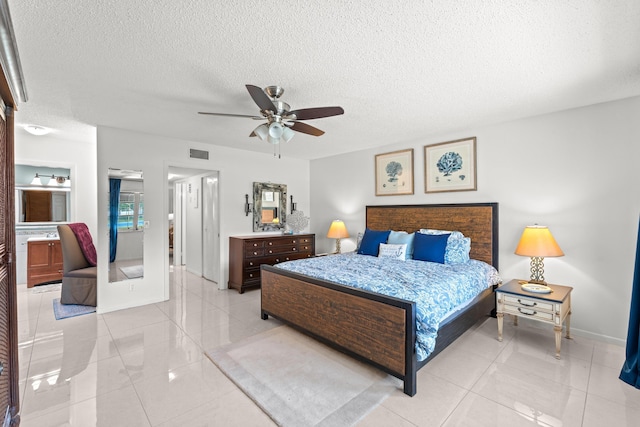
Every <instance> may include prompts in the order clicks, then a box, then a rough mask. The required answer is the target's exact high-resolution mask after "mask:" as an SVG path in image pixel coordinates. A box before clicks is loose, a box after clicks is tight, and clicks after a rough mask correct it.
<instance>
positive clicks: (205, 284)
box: [18, 269, 640, 427]
mask: <svg viewBox="0 0 640 427" xmlns="http://www.w3.org/2000/svg"><path fill="white" fill-rule="evenodd" d="M170 288H171V298H170V300H169V301H166V302H163V303H158V304H150V305H147V306H143V307H138V308H133V309H128V310H121V311H118V312H113V313H107V314H104V315H98V314H89V315H84V316H79V317H75V318H70V319H63V320H58V321H56V320H55V318H54V316H53V305H52V300H53V299H54V298H59V296H60V291H59V285H48V286H47V287H44V288H43V287H36V288H32V289H27V288H26V285H19V289H18V294H19V295H18V326H19V362H20V396H21V399H22V410H21V415H22V423H21V425H22V426H27V427H28V426H38V427H45V426H98V425H100V426H185V425H189V426H271V425H273V423H272V422H271V420H270V419H269V418H268V417H267V416H266V415H265V414H264V413H263V412H262V411H261V410H260V409H259V408H258V407H257V406H256V405H255V404H254V403H253V402H252V401H251V400H250V399H249V398H248V397H246V396H245V395H244V394H243V393H242V392H241V391H240V390H239V389H238V388H237V387H236V386H235V385H234V384H233V383H231V382H230V381H229V380H228V379H227V378H226V377H225V376H224V375H223V374H222V373H221V372H220V371H219V370H218V369H217V368H216V367H215V365H213V364H212V363H211V362H210V361H209V360H208V359H207V358H206V357H205V356H204V355H203V353H204V351H206V350H211V349H213V348H215V347H218V346H221V345H224V344H228V343H230V342H235V341H238V340H241V339H243V338H245V337H248V336H251V335H253V334H256V333H259V332H262V331H264V330H267V329H269V328H273V327H275V326H278V325H280V323H279V322H278V321H276V320H274V319H272V318H270V319H269V321H263V320H262V319H260V316H259V306H260V293H259V291H247V292H245V293H244V294H242V295H240V294H238V292H237V291H234V290H229V291H219V290H218V289H217V286H216V285H215V284H214V283H212V282H209V281H206V280H204V279H202V278H198V277H196V276H194V275H192V274H190V273H187V272H185V271H184V270H182V269H176V271H175V273H174V272H172V273H171V287H170ZM45 291H46V292H45ZM496 335H497V326H496V320H495V319H488V320H487V321H486V322H484V323H481V324H479V325H477V326H476V327H474V328H472V329H470V330H469V331H467V332H466V333H465V334H464V335H463V336H462V337H461V338H460V339H458V340H457V341H456V342H454V343H453V344H452V345H451V346H450V347H449V348H448V349H446V350H445V351H444V352H442V353H441V354H440V355H438V356H437V357H436V358H435V359H434V360H433V361H432V362H430V363H429V364H427V365H426V366H425V367H424V368H423V369H421V370H420V371H419V373H418V394H417V395H416V396H414V397H413V398H409V397H407V396H405V395H404V394H403V393H402V392H401V391H400V390H398V391H397V392H395V393H394V394H393V395H391V396H389V397H388V398H387V399H386V400H385V401H384V402H383V403H382V404H381V405H380V406H378V407H377V408H376V409H374V410H373V411H372V412H371V413H370V414H369V415H368V416H367V417H366V418H365V419H363V420H362V421H361V422H360V424H359V425H360V426H521V425H522V426H528V425H537V426H554V427H555V426H558V427H559V426H563V427H566V426H585V427H587V426H637V425H638V420H639V419H640V390H637V389H635V388H633V387H631V386H628V385H627V384H625V383H623V382H622V381H620V380H619V379H618V374H619V372H620V368H621V366H622V363H623V361H624V349H623V348H622V347H619V346H615V345H611V344H606V343H602V342H596V341H592V340H589V339H586V338H581V337H578V336H575V337H574V339H573V340H564V339H563V343H562V359H561V360H556V359H555V357H554V350H555V344H554V338H553V332H552V331H551V330H548V329H542V328H541V327H540V326H539V324H536V323H529V322H526V321H521V322H520V325H519V326H517V327H515V326H513V325H512V324H511V323H510V322H505V337H504V341H503V342H501V343H500V342H498V341H497V339H496Z"/></svg>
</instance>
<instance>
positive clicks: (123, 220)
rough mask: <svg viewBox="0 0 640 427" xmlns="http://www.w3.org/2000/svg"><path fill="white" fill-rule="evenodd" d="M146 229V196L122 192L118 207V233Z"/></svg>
mask: <svg viewBox="0 0 640 427" xmlns="http://www.w3.org/2000/svg"><path fill="white" fill-rule="evenodd" d="M143 228H144V194H143V193H134V192H130V191H121V192H120V204H119V205H118V231H122V230H142V229H143Z"/></svg>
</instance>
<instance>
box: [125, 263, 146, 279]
mask: <svg viewBox="0 0 640 427" xmlns="http://www.w3.org/2000/svg"><path fill="white" fill-rule="evenodd" d="M120 271H122V274H124V275H125V276H127V279H137V278H138V277H142V275H143V274H144V269H143V268H142V265H132V266H130V267H120Z"/></svg>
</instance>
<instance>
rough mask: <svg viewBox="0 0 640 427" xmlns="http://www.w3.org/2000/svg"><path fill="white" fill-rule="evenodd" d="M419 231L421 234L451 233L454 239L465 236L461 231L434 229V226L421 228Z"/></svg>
mask: <svg viewBox="0 0 640 427" xmlns="http://www.w3.org/2000/svg"><path fill="white" fill-rule="evenodd" d="M418 233H421V234H433V235H436V236H437V235H440V234H451V238H452V239H462V238H464V234H462V233H461V232H459V231H447V230H434V229H432V228H421V229H420V231H418Z"/></svg>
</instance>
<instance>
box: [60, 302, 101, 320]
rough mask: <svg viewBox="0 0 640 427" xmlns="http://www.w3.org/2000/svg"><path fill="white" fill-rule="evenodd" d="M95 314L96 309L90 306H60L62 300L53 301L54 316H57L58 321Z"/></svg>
mask: <svg viewBox="0 0 640 427" xmlns="http://www.w3.org/2000/svg"><path fill="white" fill-rule="evenodd" d="M95 312H96V308H95V307H91V306H90V305H75V304H60V298H56V299H54V300H53V314H54V316H56V320H60V319H66V318H67V317H75V316H82V315H83V314H89V313H95Z"/></svg>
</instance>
